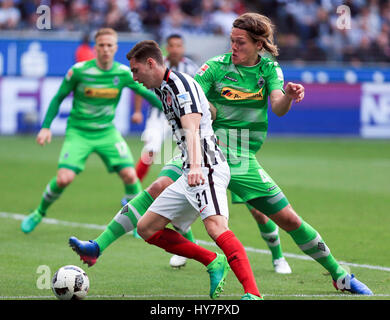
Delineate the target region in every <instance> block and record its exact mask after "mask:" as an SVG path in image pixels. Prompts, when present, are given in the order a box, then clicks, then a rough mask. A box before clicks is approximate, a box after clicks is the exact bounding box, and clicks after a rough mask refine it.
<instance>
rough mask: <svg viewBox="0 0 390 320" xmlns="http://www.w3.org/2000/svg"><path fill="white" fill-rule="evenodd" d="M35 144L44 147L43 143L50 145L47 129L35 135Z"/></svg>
mask: <svg viewBox="0 0 390 320" xmlns="http://www.w3.org/2000/svg"><path fill="white" fill-rule="evenodd" d="M36 141H37V143H38V144H40V145H41V146H44V145H45V143H46V142H47V143H50V142H51V131H50V129H48V128H42V129H41V130H40V131H39V132H38V135H37V139H36Z"/></svg>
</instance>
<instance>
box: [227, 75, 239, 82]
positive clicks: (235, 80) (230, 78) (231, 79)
mask: <svg viewBox="0 0 390 320" xmlns="http://www.w3.org/2000/svg"><path fill="white" fill-rule="evenodd" d="M224 78H225V79H228V80H230V81H234V82H237V81H238V80H237V79H234V78H232V77H229V76H224Z"/></svg>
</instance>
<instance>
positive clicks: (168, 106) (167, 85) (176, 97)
mask: <svg viewBox="0 0 390 320" xmlns="http://www.w3.org/2000/svg"><path fill="white" fill-rule="evenodd" d="M154 91H155V93H156V95H157V97H159V98H160V100H161V102H162V105H163V111H164V114H165V116H166V118H167V120H168V122H169V124H170V125H171V127H172V133H173V136H174V138H175V140H176V143H177V144H178V147H179V149H180V151H181V152H182V160H183V168H189V163H188V150H187V145H186V137H185V133H184V131H183V128H182V125H181V121H180V117H182V116H183V115H186V114H190V113H200V114H202V117H201V120H200V124H199V136H200V140H201V148H202V163H201V165H202V166H206V167H207V166H213V165H216V164H218V163H221V162H223V161H225V157H224V155H223V154H222V152H221V150H220V149H219V147H218V145H217V139H216V137H215V134H214V130H213V128H212V122H211V114H210V111H209V102H208V100H207V98H206V96H205V94H204V92H203V90H202V88H201V87H200V85H199V84H198V83H197V82H196V81H195V80H194V79H193V78H191V77H190V76H189V75H188V74H185V73H181V72H178V71H173V70H170V69H169V68H167V69H166V71H165V74H164V80H163V82H162V83H161V86H160V88H155V89H154Z"/></svg>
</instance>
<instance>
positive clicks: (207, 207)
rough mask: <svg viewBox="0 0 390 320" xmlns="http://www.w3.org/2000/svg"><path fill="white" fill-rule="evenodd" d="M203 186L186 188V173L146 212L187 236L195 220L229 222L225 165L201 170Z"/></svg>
mask: <svg viewBox="0 0 390 320" xmlns="http://www.w3.org/2000/svg"><path fill="white" fill-rule="evenodd" d="M202 170H203V175H204V177H205V180H206V181H205V183H204V184H203V185H200V186H196V187H190V186H189V185H188V180H187V174H188V169H186V170H184V173H183V175H182V176H181V177H180V178H179V179H177V180H176V181H175V182H174V183H173V184H171V185H170V186H169V187H168V188H166V189H165V190H164V191H163V192H162V193H161V194H160V195H159V196H158V197H157V199H156V200H155V201H154V202H153V203H152V205H151V206H150V207H149V209H148V211H152V212H154V213H157V214H159V215H161V216H163V217H165V218H167V219H169V220H170V221H171V223H172V224H173V225H174V226H175V227H177V228H179V229H180V230H181V231H183V232H187V231H188V230H189V228H190V226H191V224H192V223H193V222H194V221H195V220H196V218H197V217H198V216H200V217H201V219H202V220H204V219H205V218H207V217H209V216H214V215H222V216H224V217H226V218H227V219H229V208H228V201H227V194H226V189H227V186H228V184H229V181H230V169H229V166H228V164H227V162H226V161H225V162H223V163H220V164H218V165H216V166H213V167H212V169H209V168H206V167H203V168H202Z"/></svg>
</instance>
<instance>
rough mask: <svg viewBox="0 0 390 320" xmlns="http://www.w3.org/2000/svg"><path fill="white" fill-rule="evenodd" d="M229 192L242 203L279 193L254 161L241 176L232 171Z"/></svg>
mask: <svg viewBox="0 0 390 320" xmlns="http://www.w3.org/2000/svg"><path fill="white" fill-rule="evenodd" d="M229 190H230V191H232V192H233V193H235V194H236V195H237V196H238V197H239V198H241V199H240V201H243V202H250V200H252V199H256V198H260V197H272V196H275V195H276V194H278V193H280V192H281V189H280V188H279V186H278V185H277V184H276V183H275V181H274V180H273V179H272V178H271V177H270V176H269V175H268V173H267V172H266V171H265V170H264V169H263V168H262V167H261V166H260V164H259V163H258V162H257V161H255V160H254V161H251V162H250V165H249V167H248V170H247V171H246V172H245V173H243V174H234V172H233V171H232V175H231V179H230V183H229ZM252 205H253V204H252ZM256 208H257V207H256ZM257 209H258V210H260V211H262V210H261V209H259V208H257ZM262 212H263V211H262Z"/></svg>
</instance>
